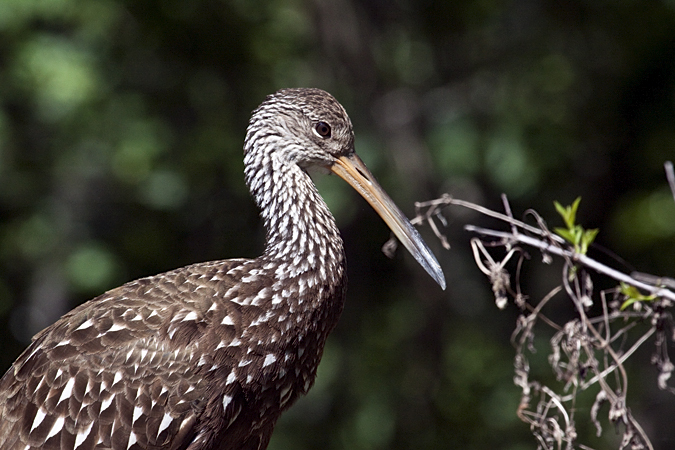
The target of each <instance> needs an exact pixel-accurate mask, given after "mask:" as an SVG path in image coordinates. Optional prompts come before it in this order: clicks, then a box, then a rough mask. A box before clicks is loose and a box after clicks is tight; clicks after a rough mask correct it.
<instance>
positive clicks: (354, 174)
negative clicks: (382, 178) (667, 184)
mask: <svg viewBox="0 0 675 450" xmlns="http://www.w3.org/2000/svg"><path fill="white" fill-rule="evenodd" d="M331 171H332V172H333V173H335V174H337V175H338V176H339V177H340V178H342V179H343V180H345V181H346V182H347V183H349V185H350V186H351V187H353V188H354V189H356V191H357V192H358V193H359V194H361V196H363V198H365V199H366V201H367V202H368V203H369V204H370V206H372V207H373V209H374V210H375V211H377V213H378V214H379V215H380V217H382V219H383V220H384V221H385V223H386V224H387V225H388V226H389V228H390V229H391V231H393V232H394V234H395V235H396V237H397V238H398V239H399V240H400V241H401V243H403V245H404V246H405V248H407V249H408V251H409V252H410V253H411V254H412V255H413V256H414V257H415V259H416V260H417V262H418V263H420V265H421V266H422V267H424V270H426V271H427V273H428V274H429V275H431V277H432V278H433V279H434V280H435V281H436V283H438V284H439V286H441V288H442V289H443V290H445V276H444V275H443V270H442V269H441V266H440V265H439V264H438V261H437V260H436V257H435V256H434V254H433V253H431V250H429V247H427V244H426V243H425V242H424V241H423V240H422V237H421V236H420V234H419V233H418V232H417V229H415V227H413V226H412V224H411V223H410V221H409V220H408V218H407V217H406V216H405V215H404V214H403V213H402V212H401V210H400V209H398V207H397V206H396V204H394V202H393V200H392V199H391V198H389V196H388V195H387V193H386V192H384V190H383V189H382V187H381V186H380V185H379V184H378V183H377V181H376V180H375V177H374V176H373V174H372V173H370V171H369V170H368V168H367V167H366V165H365V164H364V163H363V161H362V160H361V158H359V157H358V156H357V155H356V153H353V152H352V153H351V154H349V155H346V156H341V157H340V158H338V159H337V160H336V161H335V163H334V164H333V165H332V166H331Z"/></svg>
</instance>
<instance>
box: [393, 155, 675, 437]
mask: <svg viewBox="0 0 675 450" xmlns="http://www.w3.org/2000/svg"><path fill="white" fill-rule="evenodd" d="M666 173H667V178H668V182H669V185H670V187H671V190H672V192H673V197H674V198H675V175H674V174H673V166H672V164H671V163H667V164H666ZM502 200H503V205H504V211H505V212H504V213H499V212H496V211H492V210H489V209H487V208H484V207H482V206H480V205H476V204H474V203H471V202H466V201H463V200H459V199H455V198H452V197H451V196H449V195H444V196H442V197H441V198H438V199H436V200H432V201H428V202H421V203H418V204H417V205H416V207H417V217H416V218H415V219H414V221H413V222H414V223H415V222H416V223H426V224H428V225H429V226H430V227H431V229H432V230H433V231H434V233H435V234H436V236H438V238H439V240H440V242H441V243H442V244H443V246H444V247H445V248H446V249H448V248H449V247H450V246H449V244H448V240H447V239H446V237H445V236H444V235H443V234H442V233H441V231H440V228H439V226H438V224H439V223H440V224H442V225H445V218H444V216H443V214H442V210H443V208H445V207H447V206H460V207H465V208H470V209H473V210H475V211H478V212H479V213H481V214H484V215H486V216H489V217H492V218H496V219H499V220H501V221H502V222H504V223H505V224H507V225H508V227H507V228H508V230H506V231H504V230H492V229H487V228H481V227H477V226H474V225H466V226H465V229H466V230H468V231H471V232H473V233H475V234H476V235H477V236H478V237H474V238H472V240H471V247H472V250H473V255H474V259H475V262H476V265H477V266H478V268H479V269H480V270H481V272H483V273H484V274H485V275H486V276H487V277H488V279H489V280H490V283H491V286H492V291H493V293H494V297H495V303H496V305H497V307H499V308H500V309H504V308H505V307H507V305H508V304H509V302H512V303H513V304H514V305H515V306H516V307H517V308H519V310H520V314H519V316H518V318H517V321H516V324H515V329H514V331H513V334H512V337H511V341H512V343H513V345H514V347H515V350H516V353H515V357H514V382H515V384H516V385H517V386H518V387H520V388H521V390H522V395H521V401H520V405H519V407H518V411H517V414H518V417H519V418H520V419H521V420H523V421H524V422H526V423H528V424H529V425H530V429H531V432H532V434H533V435H534V437H535V438H536V440H537V442H538V448H540V449H546V450H549V449H551V450H552V449H562V448H565V449H570V450H571V449H575V448H579V449H588V448H590V447H588V446H586V445H584V444H583V443H581V442H579V438H578V434H577V428H576V423H577V421H578V417H577V416H578V415H579V414H580V413H579V411H577V409H576V408H575V405H576V404H577V397H578V395H579V394H580V393H581V392H583V391H587V390H589V389H594V391H592V392H595V401H594V403H593V405H592V407H591V409H590V412H589V414H590V417H589V419H590V420H591V421H592V423H593V424H594V425H595V428H596V431H597V434H598V436H600V435H601V433H602V426H601V424H600V419H599V417H600V414H601V411H605V410H607V417H608V419H609V421H610V422H611V423H613V424H615V425H616V426H617V427H616V428H617V430H620V432H621V433H622V438H621V445H620V448H621V449H636V450H637V449H653V446H652V444H651V442H650V440H649V437H648V436H647V435H646V433H645V431H644V430H643V428H642V427H641V426H640V424H639V423H638V421H637V420H636V419H635V418H634V417H633V415H632V414H631V410H630V408H629V406H628V404H627V401H626V395H627V392H628V387H629V379H628V375H627V373H626V370H625V368H624V363H625V362H626V361H627V360H628V359H629V358H630V357H631V356H632V355H634V354H635V352H636V351H637V350H638V349H639V348H641V347H642V346H643V345H644V344H645V343H646V342H648V341H650V340H652V341H653V342H654V346H655V351H654V353H653V356H652V363H653V364H654V365H655V366H656V367H657V369H658V371H659V375H658V377H657V380H656V383H657V385H658V387H659V388H660V389H663V390H667V391H669V392H671V393H675V388H673V387H671V386H670V385H669V384H668V381H669V380H670V378H671V375H672V373H673V370H674V369H675V365H674V364H673V363H672V362H671V360H670V358H669V354H668V344H670V343H672V342H673V341H675V333H674V330H675V326H674V321H673V317H672V310H673V305H674V304H675V291H674V290H673V289H674V288H675V280H673V279H670V278H661V277H655V276H652V275H648V274H642V273H632V274H626V273H623V272H620V271H618V270H615V269H613V268H611V267H608V266H607V265H604V264H602V263H600V262H598V261H596V260H594V259H592V258H590V257H589V256H587V255H586V254H584V253H580V252H578V251H575V247H574V246H573V245H571V244H569V243H568V242H567V241H566V240H565V239H563V238H562V237H560V236H559V235H558V234H555V233H553V232H551V231H550V230H549V228H548V227H547V226H546V223H545V222H544V220H543V219H542V218H541V217H540V216H539V215H538V214H537V213H536V212H535V211H532V210H530V211H527V212H526V214H525V215H526V217H527V218H532V219H534V222H535V223H536V226H532V225H529V224H527V223H525V222H523V221H521V220H517V219H515V218H514V217H513V214H512V213H511V208H510V206H509V203H508V201H507V199H506V196H502ZM388 246H389V248H390V249H391V243H389V245H388ZM528 249H536V250H538V251H539V252H540V254H541V255H542V260H541V261H542V263H545V264H550V263H551V262H552V261H553V258H561V259H562V262H563V264H562V272H561V274H560V279H559V282H558V283H557V285H556V286H553V287H552V288H551V289H550V291H549V292H548V293H547V294H546V295H545V296H543V298H541V299H538V300H533V299H531V298H530V297H529V296H527V295H525V294H524V293H523V292H521V286H520V276H521V271H523V270H526V268H525V263H526V262H527V260H528V253H527V250H528ZM577 250H578V249H577ZM496 255H500V256H499V257H498V256H496ZM514 262H515V264H513V263H514ZM514 265H515V269H512V270H513V271H514V273H513V274H512V273H510V272H509V271H508V270H507V266H509V267H511V266H514ZM598 276H602V277H610V278H612V279H614V280H616V282H618V283H619V285H617V286H616V287H615V288H612V289H609V290H603V291H600V292H598V293H597V294H596V293H595V292H594V290H593V287H594V282H593V278H594V277H598ZM512 280H513V281H512ZM565 299H566V301H568V302H569V307H570V308H572V311H573V312H574V314H573V318H572V319H571V320H568V321H566V322H563V323H558V322H556V321H555V320H553V319H552V318H551V317H548V316H547V315H546V314H545V313H544V309H545V307H546V306H547V305H548V304H549V303H550V302H552V301H554V300H555V301H565ZM596 302H600V305H601V307H600V308H594V305H595V304H596ZM598 311H600V312H598ZM643 324H647V328H648V329H647V330H646V331H644V328H645V326H644V325H643ZM638 325H641V326H638ZM542 327H545V328H546V329H547V330H549V331H551V332H552V333H553V337H552V338H550V348H551V352H550V354H549V355H548V362H549V364H550V366H551V369H552V371H553V373H554V374H555V377H556V379H557V380H558V381H559V382H561V383H562V386H563V388H562V389H561V388H558V389H557V390H556V389H555V388H554V387H551V386H549V385H546V384H545V383H544V382H542V381H540V380H537V379H534V377H533V375H532V374H531V371H530V365H529V359H528V356H529V355H531V354H532V353H534V351H535V350H534V339H535V335H536V333H540V332H541V330H542ZM606 406H608V408H605V407H606Z"/></svg>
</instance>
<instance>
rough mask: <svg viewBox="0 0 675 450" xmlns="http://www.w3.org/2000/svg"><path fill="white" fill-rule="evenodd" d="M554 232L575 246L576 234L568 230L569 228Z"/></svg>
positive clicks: (555, 229)
mask: <svg viewBox="0 0 675 450" xmlns="http://www.w3.org/2000/svg"><path fill="white" fill-rule="evenodd" d="M553 231H555V232H556V234H558V235H559V236H560V237H561V238H563V239H565V240H566V241H567V242H569V243H570V244H574V232H573V230H568V229H567V228H554V229H553Z"/></svg>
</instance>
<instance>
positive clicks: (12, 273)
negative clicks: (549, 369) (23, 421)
mask: <svg viewBox="0 0 675 450" xmlns="http://www.w3.org/2000/svg"><path fill="white" fill-rule="evenodd" d="M292 86H315V87H321V88H324V89H326V90H328V91H330V92H331V93H333V94H334V95H335V96H336V97H337V98H338V99H339V100H340V101H341V102H342V104H343V105H344V106H345V108H346V109H347V110H348V111H349V113H350V115H351V118H352V121H353V123H354V127H355V131H356V146H357V152H359V153H360V155H361V156H362V158H363V159H364V160H365V162H366V164H368V165H369V167H370V168H371V170H372V171H373V172H374V173H375V175H376V176H377V177H378V178H379V180H380V182H381V184H382V185H383V186H384V188H385V189H386V190H387V191H388V192H389V193H390V195H391V196H392V197H393V198H394V199H395V201H396V202H397V203H398V204H399V206H401V208H402V209H403V210H404V211H405V212H406V213H408V214H410V215H412V214H413V203H414V201H417V200H427V199H430V198H434V197H437V196H440V195H441V194H442V193H444V192H450V193H452V194H454V195H456V196H458V197H461V198H464V199H467V200H473V201H476V202H479V203H481V204H484V205H486V206H490V207H494V208H499V206H500V201H499V194H500V193H502V192H504V193H506V194H507V195H508V196H509V198H510V200H511V204H512V208H513V210H514V212H515V214H516V216H519V217H520V216H521V215H522V214H523V212H524V211H525V210H526V209H527V208H530V207H531V208H535V209H537V210H538V211H539V212H540V213H541V214H542V215H543V216H544V217H545V218H546V220H547V221H549V223H551V224H553V225H561V221H560V219H559V217H557V216H556V214H555V211H554V209H553V206H552V202H553V201H554V200H558V201H560V202H561V203H563V204H569V203H571V202H572V200H573V199H574V198H575V197H577V196H582V198H583V200H582V202H581V208H580V211H579V221H580V222H581V223H582V224H584V225H585V226H587V227H589V228H590V227H597V228H600V235H599V237H598V241H599V242H600V243H601V244H602V245H603V246H605V247H607V248H610V249H611V250H613V251H614V252H616V253H617V254H619V255H621V256H622V257H623V258H624V259H625V260H627V261H629V262H630V263H631V264H632V265H633V266H634V267H636V268H638V269H639V270H641V271H643V272H650V273H654V274H658V275H669V276H673V274H675V257H674V249H675V202H673V199H672V197H671V195H670V192H669V190H668V187H667V184H666V181H665V176H664V171H663V163H664V161H665V160H667V159H674V158H675V2H673V1H672V0H662V1H637V0H607V1H601V0H595V1H591V0H588V1H579V0H576V1H575V0H567V1H544V0H519V1H505V0H504V1H500V0H471V1H464V2H451V1H435V2H434V1H431V0H423V1H412V0H395V1H391V0H386V1H385V0H371V1H364V2H357V1H350V0H315V1H309V0H308V1H301V0H288V1H284V0H272V1H254V0H231V1H225V0H223V1H217V0H191V1H184V0H163V1H159V0H133V1H132V0H128V1H124V0H118V1H114V0H2V1H1V2H0V367H1V368H2V370H4V369H5V368H7V367H9V365H10V364H11V362H12V360H13V359H14V358H15V357H16V356H17V355H18V354H19V352H20V351H21V350H22V349H23V348H24V347H25V346H26V345H27V343H28V342H29V340H30V337H31V336H32V335H33V334H34V333H35V332H37V331H39V330H40V329H42V328H43V327H45V326H47V325H49V324H50V323H52V322H53V321H54V320H56V318H57V317H59V316H60V315H61V314H62V313H64V312H65V311H67V310H68V309H70V308H71V307H73V306H74V305H76V304H78V303H80V302H83V301H85V300H87V299H89V298H92V297H94V296H96V295H97V294H99V293H102V292H103V291H105V290H107V289H109V288H112V287H115V286H117V285H119V284H122V283H124V282H125V281H128V280H131V279H134V278H137V277H141V276H145V275H150V274H155V273H158V272H162V271H166V270H169V269H172V268H175V267H178V266H181V265H185V264H188V263H192V262H197V261H204V260H210V259H220V258H229V257H243V256H246V257H253V256H255V255H256V254H257V253H259V252H260V251H261V249H262V246H263V241H262V239H263V237H264V232H263V230H262V229H261V226H260V224H259V221H258V213H257V211H256V209H255V207H254V205H253V202H252V201H251V199H250V197H249V195H248V192H247V190H246V188H245V186H244V182H243V173H242V170H243V164H242V141H243V137H244V133H245V128H246V125H247V121H248V118H249V114H250V111H251V110H252V109H253V108H255V107H256V106H257V105H258V104H259V103H260V102H261V101H262V100H263V98H264V96H265V95H267V94H269V93H271V92H274V91H275V90H277V89H279V88H282V87H292ZM317 182H318V184H319V187H320V190H321V191H322V193H323V194H324V196H325V198H326V200H327V201H328V203H329V206H331V209H332V211H333V213H334V214H335V216H336V218H337V220H338V224H339V226H340V228H341V230H342V232H343V236H344V239H345V243H346V247H347V256H348V261H349V264H348V273H349V278H350V288H349V294H348V302H347V305H346V309H345V312H344V315H343V317H342V320H341V322H340V325H339V326H338V328H337V330H336V331H335V333H334V335H333V336H332V337H331V338H330V340H329V342H328V345H327V348H326V353H325V356H324V360H323V362H322V365H321V367H320V373H319V377H318V379H317V382H316V385H315V387H314V389H313V390H312V392H311V393H310V395H309V396H308V397H307V398H305V399H303V400H302V401H301V402H299V403H298V404H297V405H296V406H295V407H294V408H293V409H292V410H291V411H289V412H288V413H287V414H286V415H285V417H284V418H283V419H282V421H281V423H280V424H279V426H278V427H277V430H276V432H275V434H274V437H273V440H272V443H271V445H270V449H274V450H280V449H298V450H299V449H318V448H323V449H354V450H359V449H364V450H365V449H446V448H471V449H492V448H500V449H512V450H516V449H526V448H535V447H536V443H535V441H534V439H533V438H532V437H531V436H530V434H529V430H528V427H527V425H525V424H523V423H522V422H520V421H519V420H518V419H517V417H516V414H515V410H516V407H517V405H518V402H519V398H520V397H519V395H520V393H519V390H518V389H517V388H516V387H515V386H514V385H513V383H512V358H513V349H512V347H511V344H510V342H509V339H510V334H511V331H512V329H513V325H514V319H515V316H516V314H517V311H516V309H515V307H513V306H511V307H510V308H509V309H507V310H506V311H505V312H502V311H499V310H498V309H497V308H496V307H495V306H494V302H493V298H492V296H491V291H490V286H489V284H488V283H487V281H486V280H485V278H484V277H483V275H482V274H481V273H480V272H479V271H478V269H477V268H476V266H475V264H474V263H473V261H472V259H471V258H470V254H469V237H470V236H469V235H468V234H467V233H466V232H464V231H462V226H463V225H464V224H465V223H468V222H472V223H475V222H477V221H479V220H480V218H478V217H476V216H475V215H473V214H468V213H466V212H464V211H456V210H452V211H449V214H448V218H449V222H450V224H449V228H448V229H447V230H446V231H447V233H448V236H449V238H450V240H451V242H452V244H453V249H452V250H451V251H449V252H448V251H444V250H442V249H441V247H440V245H439V243H438V242H437V240H435V238H434V237H433V235H432V234H431V233H429V232H428V230H422V233H423V234H424V236H425V237H426V238H427V241H428V242H429V243H430V245H431V246H432V248H434V250H435V252H436V254H437V255H439V260H440V261H441V264H442V266H443V268H444V270H445V273H446V278H447V281H448V289H447V291H445V292H442V291H441V290H440V289H438V288H437V286H435V285H434V283H433V281H432V280H431V279H430V278H429V277H428V276H427V275H426V274H425V273H424V272H423V270H422V269H421V268H419V267H418V266H416V264H415V262H414V261H413V260H412V258H411V257H410V256H409V255H407V254H404V252H402V251H400V252H398V254H397V256H396V258H395V259H394V260H393V261H392V260H388V259H386V258H385V257H384V256H383V255H382V253H381V252H380V247H381V245H382V244H383V243H384V242H385V241H386V240H387V238H388V236H389V234H388V231H387V229H386V227H385V225H384V224H383V223H382V221H381V220H380V219H379V218H378V217H377V216H376V214H375V213H374V212H372V211H371V210H370V208H369V207H368V206H367V204H366V203H365V202H364V201H363V200H362V199H361V198H359V197H358V195H357V194H356V193H355V192H352V191H351V190H350V189H349V188H348V186H346V184H345V183H343V182H342V181H341V180H339V179H337V177H320V178H319V179H318V180H317ZM537 258H538V255H535V257H534V260H535V261H534V262H537V261H536V260H537ZM621 268H622V269H623V270H627V271H629V270H631V269H632V267H621ZM559 269H560V268H559V267H558V266H555V265H554V266H552V267H545V266H541V265H532V266H531V267H530V268H529V269H528V270H531V271H530V272H528V273H527V276H526V277H525V278H524V281H523V282H524V285H525V287H527V289H528V293H529V294H530V295H531V296H532V297H533V298H538V296H539V297H540V296H541V295H543V294H544V293H545V292H547V290H548V289H550V288H551V287H553V286H554V285H555V284H556V283H557V282H558V281H559V279H560V271H559ZM599 284H601V282H600V283H599ZM566 307H567V305H565V304H564V303H563V304H562V305H561V311H563V312H561V314H563V315H564V314H565V312H564V310H565V308H566ZM652 345H653V344H652V343H647V344H645V348H644V351H643V352H642V353H641V354H639V355H636V356H635V357H634V358H632V359H631V361H632V362H631V363H630V364H629V370H630V374H631V384H630V386H629V402H631V403H630V406H631V407H632V410H633V413H634V414H635V415H636V416H637V417H638V419H639V420H641V423H642V424H643V426H645V428H646V430H647V432H648V434H649V435H650V436H651V437H652V440H653V442H654V444H655V446H656V447H657V448H660V449H667V448H673V447H674V446H675V431H674V430H673V427H672V417H674V416H673V414H674V413H675V412H674V409H675V408H674V406H675V398H674V397H673V396H671V395H669V394H666V393H663V392H659V391H658V390H657V388H656V377H657V372H656V370H655V369H654V368H653V367H651V366H650V364H649V356H650V355H649V354H650V352H651V351H652V348H653V347H652ZM541 348H542V353H541V360H542V361H541V366H542V367H543V372H542V373H546V352H547V351H548V350H547V349H546V343H545V341H542V347H541ZM594 395H595V394H591V395H590V397H589V396H586V397H589V398H590V400H591V401H592V398H593V396H594ZM588 408H589V404H588V403H587V404H580V405H579V410H578V416H577V417H578V420H579V423H578V424H577V426H578V428H579V430H580V433H581V437H582V438H583V439H582V440H583V442H585V443H586V444H588V445H591V446H595V447H598V448H611V447H616V446H617V442H616V439H617V434H616V432H615V431H614V429H613V428H612V426H611V425H607V424H606V420H605V422H604V424H605V435H604V436H603V438H601V439H597V438H595V437H594V429H593V427H592V426H590V424H589V423H588V420H587V417H588ZM601 415H602V416H604V417H607V411H604V412H603V413H602V414H601Z"/></svg>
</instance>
